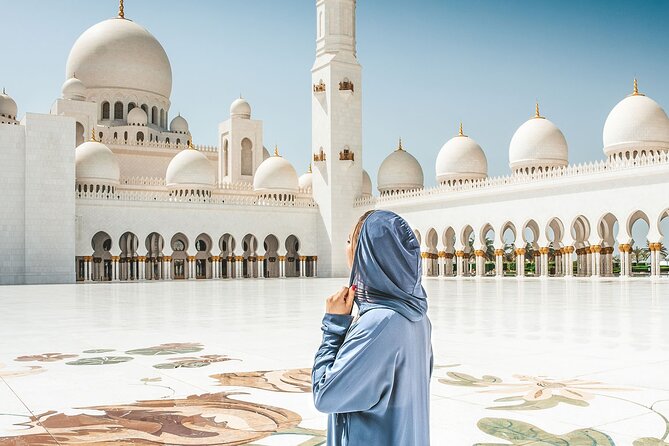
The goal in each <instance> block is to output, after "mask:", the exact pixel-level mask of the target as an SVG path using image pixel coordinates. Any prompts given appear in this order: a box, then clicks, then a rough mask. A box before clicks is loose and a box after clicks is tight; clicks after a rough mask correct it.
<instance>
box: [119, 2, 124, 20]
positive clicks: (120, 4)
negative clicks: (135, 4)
mask: <svg viewBox="0 0 669 446" xmlns="http://www.w3.org/2000/svg"><path fill="white" fill-rule="evenodd" d="M118 18H119V19H125V12H124V11H123V0H119V2H118Z"/></svg>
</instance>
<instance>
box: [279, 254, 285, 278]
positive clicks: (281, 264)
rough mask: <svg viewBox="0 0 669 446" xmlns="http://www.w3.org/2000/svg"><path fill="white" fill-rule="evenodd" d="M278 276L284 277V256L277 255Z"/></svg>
mask: <svg viewBox="0 0 669 446" xmlns="http://www.w3.org/2000/svg"><path fill="white" fill-rule="evenodd" d="M279 277H286V256H279Z"/></svg>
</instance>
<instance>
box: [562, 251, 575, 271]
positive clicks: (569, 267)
mask: <svg viewBox="0 0 669 446" xmlns="http://www.w3.org/2000/svg"><path fill="white" fill-rule="evenodd" d="M573 252H574V247H573V246H565V247H564V255H563V257H564V276H565V277H573V276H574V265H573V260H572V253H573Z"/></svg>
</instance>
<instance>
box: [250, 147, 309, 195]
mask: <svg viewBox="0 0 669 446" xmlns="http://www.w3.org/2000/svg"><path fill="white" fill-rule="evenodd" d="M298 187H299V180H298V178H297V172H296V171H295V168H294V167H293V165H292V164H290V162H289V161H288V160H286V159H285V158H283V157H282V156H279V154H278V153H277V152H276V151H275V152H274V156H270V157H269V158H267V159H266V160H265V161H263V162H262V163H260V165H259V166H258V169H256V173H255V175H254V176H253V189H254V190H255V191H256V192H259V193H261V194H266V193H275V192H276V193H290V194H294V193H296V192H297V190H298Z"/></svg>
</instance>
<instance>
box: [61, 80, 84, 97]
mask: <svg viewBox="0 0 669 446" xmlns="http://www.w3.org/2000/svg"><path fill="white" fill-rule="evenodd" d="M61 92H62V93H63V99H70V100H72V101H83V100H85V99H86V87H85V86H84V83H83V82H81V81H80V80H79V79H77V78H76V77H71V78H69V79H68V80H66V81H65V83H64V84H63V88H62V89H61Z"/></svg>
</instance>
